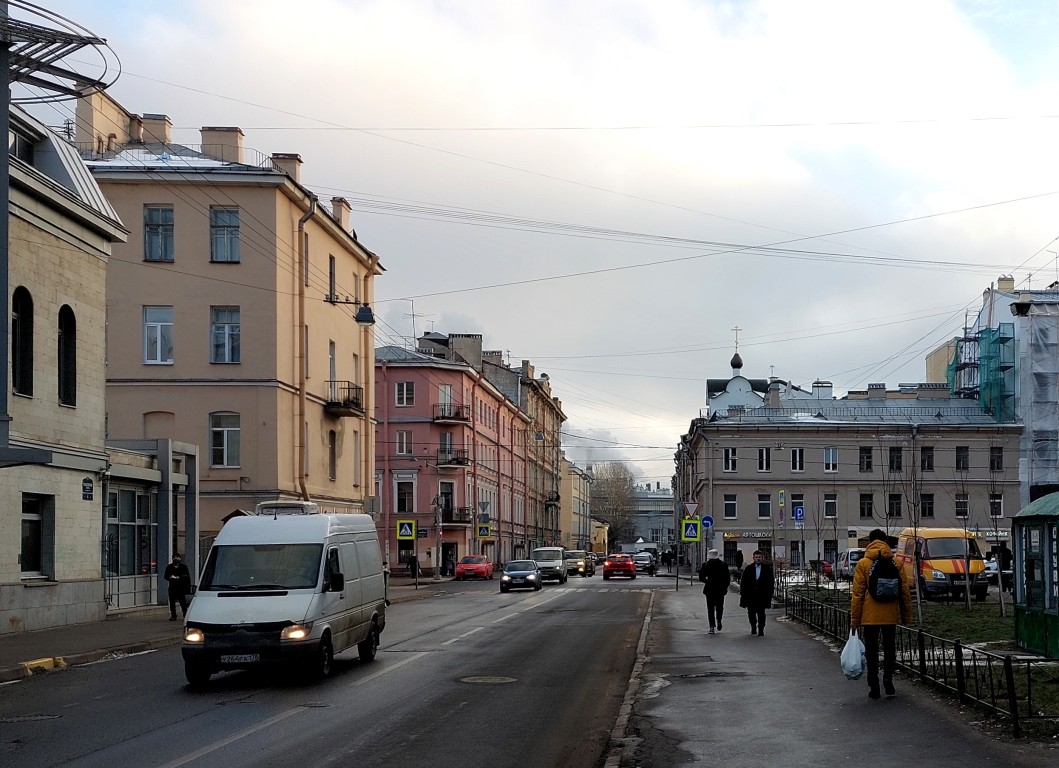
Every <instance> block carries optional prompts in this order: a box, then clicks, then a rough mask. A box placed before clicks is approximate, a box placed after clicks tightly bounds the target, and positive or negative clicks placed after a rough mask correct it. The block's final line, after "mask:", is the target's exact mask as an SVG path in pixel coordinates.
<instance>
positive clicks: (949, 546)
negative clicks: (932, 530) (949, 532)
mask: <svg viewBox="0 0 1059 768" xmlns="http://www.w3.org/2000/svg"><path fill="white" fill-rule="evenodd" d="M965 548H966V550H967V552H969V553H970V555H971V559H972V560H981V559H982V551H981V550H980V549H978V542H977V541H975V540H974V539H964V538H957V537H952V538H948V539H925V540H924V541H923V555H922V556H923V557H924V558H931V557H963V555H964V550H965Z"/></svg>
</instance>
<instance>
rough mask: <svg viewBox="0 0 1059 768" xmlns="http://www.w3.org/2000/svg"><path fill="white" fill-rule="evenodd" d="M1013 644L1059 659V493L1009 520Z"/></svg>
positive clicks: (1041, 499) (1042, 498)
mask: <svg viewBox="0 0 1059 768" xmlns="http://www.w3.org/2000/svg"><path fill="white" fill-rule="evenodd" d="M1011 534H1012V539H1013V540H1014V545H1015V547H1014V554H1015V573H1014V579H1015V643H1016V644H1017V645H1018V646H1019V647H1020V648H1025V649H1026V650H1029V651H1034V652H1035V653H1040V654H1043V655H1044V656H1048V657H1049V658H1059V493H1050V494H1048V495H1047V496H1042V497H1041V498H1039V499H1037V500H1036V501H1033V502H1031V503H1030V504H1028V505H1027V506H1026V507H1024V508H1023V509H1022V510H1021V511H1020V512H1019V513H1018V514H1017V515H1015V517H1014V518H1013V520H1012V530H1011Z"/></svg>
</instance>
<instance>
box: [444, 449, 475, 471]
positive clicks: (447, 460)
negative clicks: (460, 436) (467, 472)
mask: <svg viewBox="0 0 1059 768" xmlns="http://www.w3.org/2000/svg"><path fill="white" fill-rule="evenodd" d="M470 463H471V460H470V458H468V455H467V449H466V448H449V449H447V450H439V451H438V466H439V467H465V466H467V465H468V464H470Z"/></svg>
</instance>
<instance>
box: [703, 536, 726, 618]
mask: <svg viewBox="0 0 1059 768" xmlns="http://www.w3.org/2000/svg"><path fill="white" fill-rule="evenodd" d="M699 581H701V582H702V585H703V586H702V594H704V595H706V617H707V619H709V622H710V631H709V632H707V633H706V634H708V635H712V634H714V627H716V631H718V632H719V631H720V630H721V617H722V616H723V615H724V596H725V595H726V594H728V585H729V584H731V583H732V574H731V573H729V572H728V564H727V563H726V562H724V560H722V559H721V553H720V552H718V551H717V550H716V549H711V550H710V551H709V552H708V553H707V555H706V562H704V563H703V564H702V566H701V567H700V568H699Z"/></svg>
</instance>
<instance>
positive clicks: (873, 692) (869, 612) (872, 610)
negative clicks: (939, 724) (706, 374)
mask: <svg viewBox="0 0 1059 768" xmlns="http://www.w3.org/2000/svg"><path fill="white" fill-rule="evenodd" d="M893 556H894V555H893V552H891V551H890V547H889V546H888V545H887V543H886V532H885V531H883V530H880V529H879V528H876V529H875V530H873V531H872V532H871V533H869V534H868V547H867V548H866V549H865V550H864V557H862V558H861V559H860V560H859V561H858V562H857V567H856V569H854V571H853V587H852V594H853V599H852V602H851V604H850V610H849V628H850V629H851V630H852V631H854V632H856V631H857V630H858V629H861V628H863V629H864V653H865V656H866V658H867V669H866V670H865V677H867V678H868V696H869V698H872V699H878V698H879V695H880V694H879V637H880V636H881V637H882V649H883V688H884V690H885V691H886V695H887V696H893V695H894V693H896V691H895V690H894V671H895V670H896V668H897V623H898V621H900V622H901V623H902V624H908V623H909V622H911V620H912V598H911V596H910V595H909V592H908V579H907V578H905V576H904V574H903V573H901V566H900V565H897V570H898V573H899V574H900V581H901V584H900V592H899V596H898V598H897V599H896V600H893V601H891V602H881V601H879V600H876V599H875V598H874V597H872V595H871V593H870V592H869V591H868V578H869V576H870V575H871V569H872V565H874V564H875V561H876V560H878V559H880V558H886V559H890V560H893ZM895 565H896V564H895Z"/></svg>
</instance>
